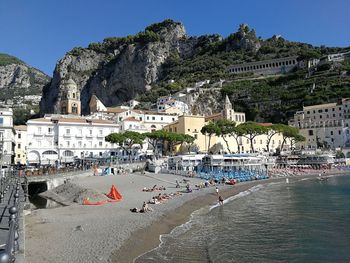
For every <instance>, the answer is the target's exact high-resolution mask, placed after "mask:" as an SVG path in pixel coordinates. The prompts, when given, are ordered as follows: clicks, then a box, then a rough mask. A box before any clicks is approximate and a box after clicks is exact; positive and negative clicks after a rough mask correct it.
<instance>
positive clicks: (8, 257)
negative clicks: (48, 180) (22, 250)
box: [0, 171, 28, 263]
mask: <svg viewBox="0 0 350 263" xmlns="http://www.w3.org/2000/svg"><path fill="white" fill-rule="evenodd" d="M21 187H23V192H24V199H23V200H22V201H21V200H20V196H21ZM0 197H1V199H0V203H1V204H4V211H3V214H2V217H3V218H4V214H5V213H6V209H8V213H9V217H8V218H9V221H8V225H9V227H8V235H7V238H6V242H5V244H4V245H3V249H2V250H1V251H0V263H8V262H15V260H16V257H15V256H16V253H17V252H18V251H19V242H18V239H19V233H18V229H19V224H18V218H19V216H18V214H19V212H20V211H21V210H22V208H23V206H22V204H21V202H27V197H28V180H27V178H26V177H25V176H24V177H18V172H17V171H11V172H10V173H5V175H4V176H2V177H1V186H0ZM8 207H9V208H8Z"/></svg>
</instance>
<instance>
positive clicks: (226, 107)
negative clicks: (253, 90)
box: [224, 95, 233, 110]
mask: <svg viewBox="0 0 350 263" xmlns="http://www.w3.org/2000/svg"><path fill="white" fill-rule="evenodd" d="M224 110H233V108H232V103H231V101H230V99H229V98H228V96H227V95H226V97H225V104H224Z"/></svg>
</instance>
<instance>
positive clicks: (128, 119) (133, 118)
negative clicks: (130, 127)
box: [123, 117, 140, 122]
mask: <svg viewBox="0 0 350 263" xmlns="http://www.w3.org/2000/svg"><path fill="white" fill-rule="evenodd" d="M123 121H137V122H139V121H140V120H138V119H135V117H129V118H126V119H124V120H123Z"/></svg>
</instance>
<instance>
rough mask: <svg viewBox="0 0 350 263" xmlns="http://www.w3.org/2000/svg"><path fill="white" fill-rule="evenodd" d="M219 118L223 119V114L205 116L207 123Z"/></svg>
mask: <svg viewBox="0 0 350 263" xmlns="http://www.w3.org/2000/svg"><path fill="white" fill-rule="evenodd" d="M217 117H223V114H222V112H217V113H213V114H212V115H209V116H205V121H208V120H211V119H214V118H217Z"/></svg>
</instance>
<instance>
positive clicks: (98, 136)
mask: <svg viewBox="0 0 350 263" xmlns="http://www.w3.org/2000/svg"><path fill="white" fill-rule="evenodd" d="M104 137H105V136H104V135H103V134H97V138H104Z"/></svg>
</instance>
